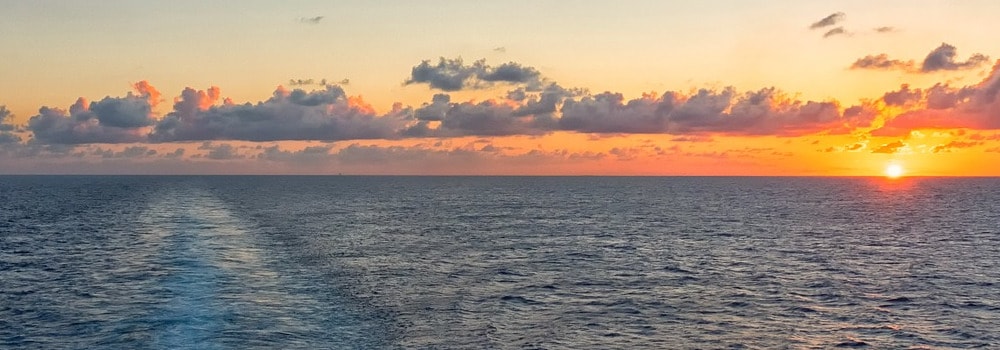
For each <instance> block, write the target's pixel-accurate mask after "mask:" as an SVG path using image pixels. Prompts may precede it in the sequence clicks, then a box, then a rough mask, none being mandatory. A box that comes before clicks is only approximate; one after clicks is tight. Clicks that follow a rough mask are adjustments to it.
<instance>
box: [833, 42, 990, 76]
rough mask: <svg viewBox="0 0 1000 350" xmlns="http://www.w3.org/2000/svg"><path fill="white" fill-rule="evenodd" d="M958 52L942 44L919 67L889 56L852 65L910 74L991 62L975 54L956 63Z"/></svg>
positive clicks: (910, 62) (973, 66) (857, 67)
mask: <svg viewBox="0 0 1000 350" xmlns="http://www.w3.org/2000/svg"><path fill="white" fill-rule="evenodd" d="M957 55H958V50H957V49H956V48H955V47H954V46H951V45H948V44H946V43H942V44H941V46H939V47H937V48H936V49H934V50H932V51H931V52H930V53H929V54H927V57H925V58H924V61H923V62H922V63H921V64H920V66H919V67H917V65H916V63H915V62H914V61H913V60H909V61H902V60H897V59H890V58H889V55H887V54H884V53H882V54H878V55H868V56H865V57H862V58H859V59H858V60H856V61H854V63H853V64H851V69H874V70H900V71H904V72H909V73H931V72H936V71H942V70H960V69H971V68H976V67H979V66H981V65H983V64H986V63H987V62H989V57H987V56H986V55H983V54H979V53H977V54H973V55H972V56H970V57H969V59H967V60H965V61H955V57H956V56H957Z"/></svg>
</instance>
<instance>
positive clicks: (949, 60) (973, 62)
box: [920, 43, 990, 72]
mask: <svg viewBox="0 0 1000 350" xmlns="http://www.w3.org/2000/svg"><path fill="white" fill-rule="evenodd" d="M956 56H958V49H956V48H955V47H954V46H951V45H948V44H947V43H941V46H938V48H936V49H934V50H933V51H931V53H929V54H927V58H925V59H924V63H923V65H921V67H920V70H921V71H923V72H934V71H939V70H958V69H968V68H976V67H979V66H981V65H983V64H985V63H987V62H989V60H990V59H989V57H987V56H986V55H983V54H981V53H977V54H973V55H972V56H969V59H967V60H965V61H955V57H956Z"/></svg>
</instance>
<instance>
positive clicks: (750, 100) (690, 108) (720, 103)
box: [559, 87, 874, 135]
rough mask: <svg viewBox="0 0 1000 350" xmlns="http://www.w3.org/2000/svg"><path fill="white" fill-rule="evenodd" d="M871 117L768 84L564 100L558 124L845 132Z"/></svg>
mask: <svg viewBox="0 0 1000 350" xmlns="http://www.w3.org/2000/svg"><path fill="white" fill-rule="evenodd" d="M872 118H874V116H873V115H872V114H870V113H861V112H860V111H855V112H854V113H852V114H850V115H847V114H846V113H844V114H842V113H841V112H840V110H839V106H838V104H837V103H836V102H817V101H806V102H802V101H799V100H795V99H792V98H789V97H787V96H786V95H785V94H783V93H781V92H779V91H777V90H776V89H774V88H767V89H761V90H758V91H752V92H746V93H743V94H740V93H738V92H737V91H736V90H735V89H734V88H731V87H730V88H725V89H721V90H709V89H702V90H699V91H698V92H697V93H695V94H694V95H691V96H686V95H684V94H682V93H679V92H673V91H668V92H666V93H664V94H663V95H661V96H654V95H650V94H647V95H644V96H643V97H642V98H639V99H633V100H629V101H627V102H626V101H625V100H624V98H623V97H622V95H621V94H613V93H604V94H598V95H595V96H586V97H583V98H581V99H579V100H568V101H567V102H566V103H565V104H564V105H563V107H562V118H561V119H559V126H560V128H561V129H562V130H572V131H579V132H591V133H668V134H698V133H728V134H742V135H761V134H776V135H793V134H808V133H816V132H820V131H825V132H837V133H840V132H845V131H846V130H847V129H848V128H852V127H857V126H865V125H868V124H869V123H870V122H871V119H872Z"/></svg>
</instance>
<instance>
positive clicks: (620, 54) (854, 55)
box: [0, 0, 1000, 176]
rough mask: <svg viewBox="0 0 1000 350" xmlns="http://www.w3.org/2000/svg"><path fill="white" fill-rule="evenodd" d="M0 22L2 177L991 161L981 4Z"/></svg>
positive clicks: (990, 86) (222, 8) (183, 2)
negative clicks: (29, 175) (22, 175)
mask: <svg viewBox="0 0 1000 350" xmlns="http://www.w3.org/2000/svg"><path fill="white" fill-rule="evenodd" d="M0 13H3V14H4V16H3V17H4V19H3V20H2V21H0V57H3V59H2V60H0V106H2V107H0V174H387V175H394V174H409V175H449V174H450V175H750V176H757V175H762V176H774V175H778V176H785V175H787V176H881V175H883V174H884V172H885V171H886V169H888V168H890V167H893V168H895V169H902V170H903V172H904V173H905V174H906V175H907V176H1000V166H997V165H993V164H1000V98H998V97H1000V96H998V95H1000V60H998V59H1000V52H997V47H996V42H995V40H994V39H995V38H994V37H992V36H991V35H989V33H996V32H1000V22H997V21H995V20H993V18H992V17H991V16H987V15H984V14H989V13H1000V2H997V1H995V0H983V1H979V0H968V1H954V0H948V1H912V0H907V1H877V2H872V1H835V2H834V1H764V0H760V1H757V0H745V1H669V2H668V1H658V0H651V1H639V0H636V1H616V2H608V1H586V0H582V1H574V2H569V3H567V2H562V1H537V0H535V1H516V0H507V1H502V2H501V1H477V2H469V1H457V0H455V1H444V0H427V1H392V0H386V1H377V2H375V1H346V0H345V1H320V0H313V1H306V0H302V1H280V2H279V1H257V0H247V1H240V2H238V3H234V2H221V1H216V2H212V1H210V2H204V1H198V2H195V1H187V0H178V1H170V2H147V1H122V0H108V1H101V2H89V1H50V0H36V1H15V0H0Z"/></svg>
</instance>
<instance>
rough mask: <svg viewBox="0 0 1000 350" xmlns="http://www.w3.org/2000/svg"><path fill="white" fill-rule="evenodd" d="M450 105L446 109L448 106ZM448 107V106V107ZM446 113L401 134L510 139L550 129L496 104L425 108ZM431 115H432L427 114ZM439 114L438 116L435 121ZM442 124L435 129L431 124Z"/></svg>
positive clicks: (466, 104)
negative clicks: (500, 137) (514, 136)
mask: <svg viewBox="0 0 1000 350" xmlns="http://www.w3.org/2000/svg"><path fill="white" fill-rule="evenodd" d="M446 105H447V106H446ZM445 106H446V107H445ZM427 107H435V111H444V113H443V114H441V115H440V119H439V120H436V119H428V118H429V117H427V116H424V118H425V119H423V120H419V121H418V122H417V123H416V124H414V125H412V126H410V127H408V128H406V129H405V130H403V131H402V135H403V136H409V137H460V136H509V135H539V134H544V133H546V132H548V131H551V130H549V129H545V128H539V127H537V123H536V122H535V120H536V117H535V116H519V115H516V114H515V113H514V107H513V106H511V105H509V104H504V103H501V102H497V101H492V100H488V101H483V102H462V103H447V102H443V100H440V99H439V100H438V101H437V102H435V103H433V104H431V105H427V106H425V109H423V110H425V111H427V110H429V109H427ZM428 113H429V112H428ZM436 117H437V115H435V118H436ZM431 121H435V122H438V123H439V124H438V125H437V127H435V128H432V127H431V124H430V122H431Z"/></svg>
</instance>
